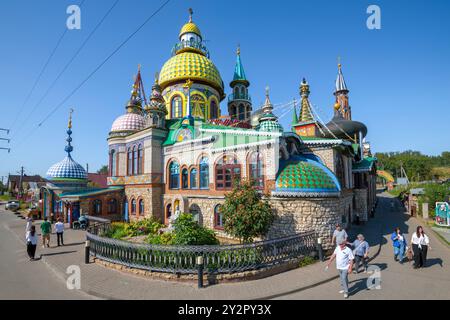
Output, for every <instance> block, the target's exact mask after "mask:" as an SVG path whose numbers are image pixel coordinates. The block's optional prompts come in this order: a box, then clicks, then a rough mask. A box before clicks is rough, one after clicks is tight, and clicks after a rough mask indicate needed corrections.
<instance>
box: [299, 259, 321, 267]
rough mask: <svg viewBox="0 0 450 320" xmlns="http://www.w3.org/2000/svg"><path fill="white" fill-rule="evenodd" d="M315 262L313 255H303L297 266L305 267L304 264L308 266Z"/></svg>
mask: <svg viewBox="0 0 450 320" xmlns="http://www.w3.org/2000/svg"><path fill="white" fill-rule="evenodd" d="M316 262H317V260H316V259H314V258H313V257H311V256H305V257H304V258H303V259H302V260H301V261H300V264H299V267H300V268H302V267H306V266H309V265H310V264H313V263H316Z"/></svg>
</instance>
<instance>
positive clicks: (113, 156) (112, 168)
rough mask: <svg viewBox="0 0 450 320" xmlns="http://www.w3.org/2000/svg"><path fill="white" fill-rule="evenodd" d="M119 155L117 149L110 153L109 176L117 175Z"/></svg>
mask: <svg viewBox="0 0 450 320" xmlns="http://www.w3.org/2000/svg"><path fill="white" fill-rule="evenodd" d="M116 170H117V155H116V150H114V149H113V150H111V152H110V153H109V176H110V177H115V176H116V175H117V172H116Z"/></svg>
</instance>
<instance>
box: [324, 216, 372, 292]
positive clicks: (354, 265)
mask: <svg viewBox="0 0 450 320" xmlns="http://www.w3.org/2000/svg"><path fill="white" fill-rule="evenodd" d="M347 240H348V235H347V232H346V231H345V229H343V228H342V226H341V225H340V224H339V223H338V224H336V229H335V230H334V232H333V238H332V239H331V244H332V245H333V246H336V249H335V250H334V252H333V254H332V255H331V258H330V259H329V260H328V262H327V264H326V269H328V267H329V266H330V264H331V263H332V262H333V260H335V259H336V269H337V270H338V272H339V278H340V282H341V287H342V290H340V291H339V293H343V294H344V298H346V299H347V298H348V274H349V273H352V272H353V273H358V272H359V269H360V267H361V265H362V266H363V267H364V273H367V264H368V260H369V248H370V247H369V243H368V242H367V241H366V240H365V238H364V236H363V235H362V234H358V235H357V236H356V239H355V240H354V241H353V242H349V241H347Z"/></svg>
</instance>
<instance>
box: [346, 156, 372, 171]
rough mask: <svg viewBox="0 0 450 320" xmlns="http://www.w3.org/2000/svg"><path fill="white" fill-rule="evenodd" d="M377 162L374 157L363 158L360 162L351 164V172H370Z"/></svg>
mask: <svg viewBox="0 0 450 320" xmlns="http://www.w3.org/2000/svg"><path fill="white" fill-rule="evenodd" d="M376 161H377V158H376V157H365V158H364V159H362V160H361V161H360V162H356V163H354V164H353V168H352V170H353V171H370V170H371V169H372V167H373V164H374V163H375V162H376Z"/></svg>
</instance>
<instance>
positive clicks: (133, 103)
mask: <svg viewBox="0 0 450 320" xmlns="http://www.w3.org/2000/svg"><path fill="white" fill-rule="evenodd" d="M143 103H144V105H146V104H147V100H146V98H145V92H144V84H143V82H142V77H141V66H140V65H139V66H138V73H137V75H136V77H135V78H134V83H133V90H132V91H131V97H130V100H129V101H128V103H127V105H126V107H125V108H126V109H127V112H128V113H137V114H141V115H142V114H143V108H142V104H143Z"/></svg>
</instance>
